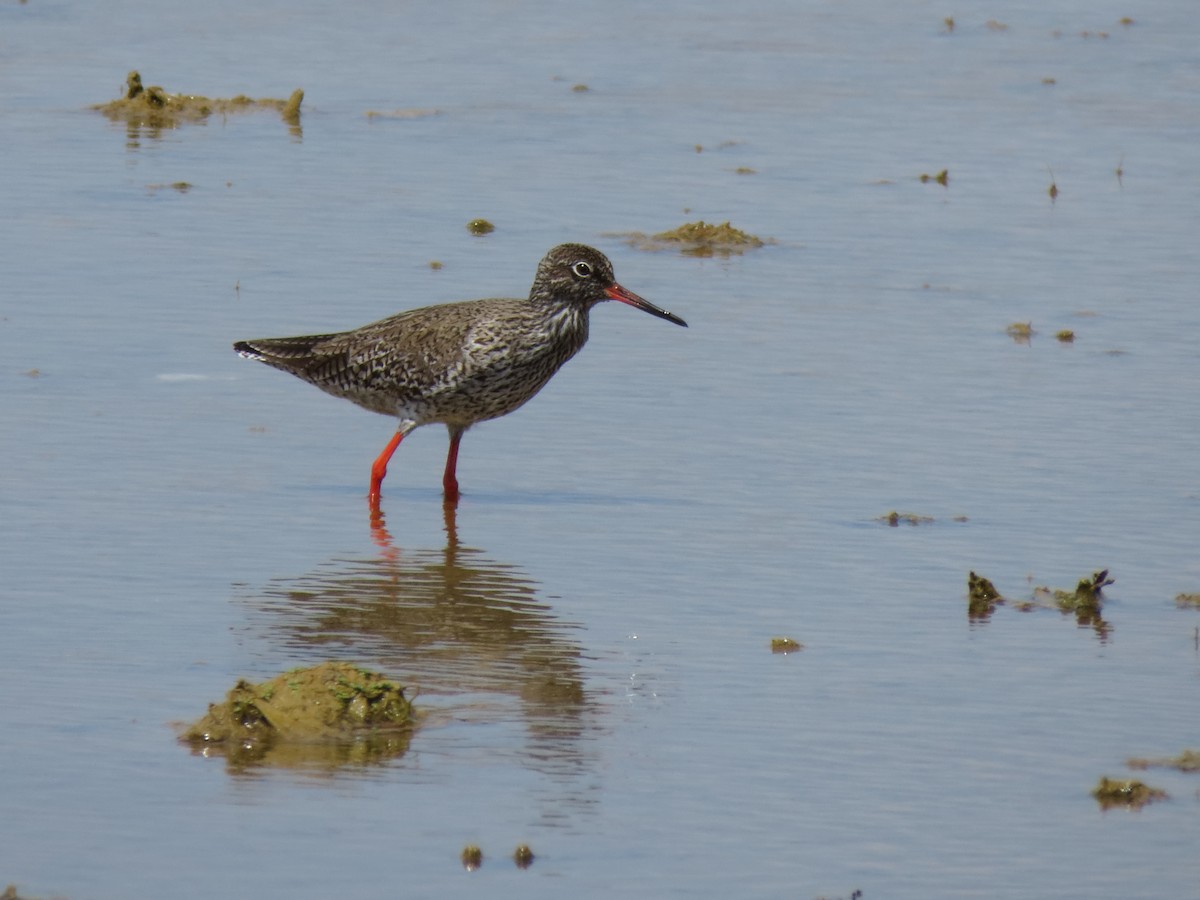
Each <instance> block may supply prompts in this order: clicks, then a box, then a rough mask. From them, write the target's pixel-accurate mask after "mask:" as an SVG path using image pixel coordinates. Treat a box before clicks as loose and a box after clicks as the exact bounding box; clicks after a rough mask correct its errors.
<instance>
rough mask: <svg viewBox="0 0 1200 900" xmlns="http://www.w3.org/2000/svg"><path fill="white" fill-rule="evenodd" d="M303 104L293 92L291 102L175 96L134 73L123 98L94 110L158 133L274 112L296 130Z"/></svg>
mask: <svg viewBox="0 0 1200 900" xmlns="http://www.w3.org/2000/svg"><path fill="white" fill-rule="evenodd" d="M303 100H304V91H302V90H299V89H297V90H295V91H293V92H292V95H291V97H290V98H288V99H287V100H279V99H274V98H264V99H260V100H254V99H252V98H250V97H247V96H245V95H244V94H239V95H238V96H236V97H231V98H229V99H220V98H210V97H201V96H199V95H197V94H171V93H168V92H167V91H166V90H164V89H163V88H161V87H159V86H157V85H151V86H149V87H147V86H144V85H143V84H142V76H141V74H140V73H139V72H138V71H137V70H134V71H132V72H130V73H129V74H128V75H127V76H125V92H124V94H123V95H122V96H121V97H118V98H117V99H116V100H112V101H110V102H108V103H99V104H96V105H94V106H92V107H91V108H92V109H94V110H97V111H99V112H101V113H103V114H104V115H105V116H107V117H108V118H109V119H111V120H112V121H114V122H124V123H126V124H127V125H129V126H130V127H138V128H147V129H150V130H154V131H158V130H162V129H165V128H178V127H179V126H180V125H183V124H185V123H188V122H203V121H205V120H206V119H207V118H208V117H209V116H212V115H228V114H229V113H237V112H249V111H252V110H259V109H273V110H275V111H277V112H278V113H279V114H280V116H281V117H282V118H283V120H284V121H285V122H287V123H288V124H289V125H293V126H295V125H298V124H299V122H300V104H301V103H302V102H303Z"/></svg>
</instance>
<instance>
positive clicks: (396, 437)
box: [367, 431, 407, 507]
mask: <svg viewBox="0 0 1200 900" xmlns="http://www.w3.org/2000/svg"><path fill="white" fill-rule="evenodd" d="M405 434H407V432H404V431H397V432H396V433H395V434H393V435H392V439H391V440H390V441H388V445H387V446H386V447H384V448H383V452H382V453H380V454H379V456H377V457H375V462H374V463H373V464H372V465H371V493H369V494H368V495H367V499H368V500H370V502H371V506H372V507H378V506H379V495H380V488H381V487H382V486H383V479H384V476H385V475H387V467H388V462H389V461H390V460H391V458H392V454H393V453H395V452H396V448H397V447H399V446H400V442H401V441H402V440H404V435H405Z"/></svg>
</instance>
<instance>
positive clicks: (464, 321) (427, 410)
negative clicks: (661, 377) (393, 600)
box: [233, 244, 687, 510]
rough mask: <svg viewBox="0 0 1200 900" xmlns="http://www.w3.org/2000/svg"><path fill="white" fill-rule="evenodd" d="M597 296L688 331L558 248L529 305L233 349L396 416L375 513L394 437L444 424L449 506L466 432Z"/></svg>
mask: <svg viewBox="0 0 1200 900" xmlns="http://www.w3.org/2000/svg"><path fill="white" fill-rule="evenodd" d="M604 300H619V301H620V302H622V303H627V304H629V305H630V306H633V307H636V308H637V309H640V310H644V311H645V312H648V313H650V314H651V315H654V316H658V317H659V318H660V319H666V320H667V321H668V322H674V323H675V324H676V325H682V326H684V327H687V322H685V321H683V319H681V318H679V316H677V315H674V314H673V313H669V312H667V311H666V310H664V309H659V308H658V307H657V306H655V305H654V304H653V303H651V302H650V301H649V300H645V299H643V298H641V297H639V296H638V295H637V294H635V293H633V292H632V291H629V290H626V289H625V288H623V287H621V285H619V284H617V282H616V280H615V279H614V278H613V268H612V263H610V262H609V261H608V258H607V257H606V256H605V255H604V254H603V253H601V252H600V251H599V250H595V249H593V248H592V247H586V246H584V245H583V244H560V245H559V246H557V247H555V248H554V249H553V250H551V251H550V252H549V253H547V254H546V256H545V257H544V258H543V259H542V261H541V262H540V263H539V264H538V268H537V275H536V276H535V277H534V279H533V287H532V288H531V289H530V291H529V297H528V299H516V298H512V299H510V298H496V299H489V300H467V301H464V302H461V303H446V304H442V305H440V306H426V307H424V308H422V309H412V310H408V311H407V312H402V313H398V314H396V315H394V316H390V317H388V318H386V319H381V320H380V321H378V322H373V323H372V324H370V325H364V326H363V327H361V328H355V329H354V330H353V331H343V332H339V333H337V334H316V335H309V336H305V337H291V338H264V339H262V340H253V341H238V342H237V343H235V344H234V345H233V349H234V350H236V351H237V352H238V353H240V354H241V355H242V356H245V357H247V358H248V359H257V360H259V361H260V362H264V363H266V364H267V365H269V366H274V367H275V368H277V369H282V370H283V371H285V372H291V373H292V374H293V375H295V376H297V377H298V378H303V379H304V380H305V381H307V382H309V383H310V384H314V385H316V386H317V387H319V388H320V389H321V390H323V391H325V392H326V393H329V394H333V395H334V396H335V397H344V398H346V399H347V400H350V401H352V402H353V403H357V404H358V405H359V406H361V407H362V408H363V409H369V410H370V411H371V412H377V413H382V414H383V415H386V416H395V417H396V418H397V419H398V420H399V424H398V426H397V428H396V433H395V434H394V435H393V436H392V439H391V441H389V442H388V445H387V446H386V447H384V448H383V452H382V453H380V454H379V456H378V458H376V460H375V463H374V465H373V466H372V467H371V491H370V494H369V497H370V501H371V506H372V508H373V509H375V510H377V509H378V507H379V496H380V486H381V485H382V483H383V478H384V476H385V475H386V474H387V466H388V462H389V460H391V458H392V454H393V453H395V452H396V448H397V447H398V446H400V442H401V441H402V440H404V438H405V436H406V435H408V434H409V432H411V431H412V430H413V429H414V428H418V427H420V426H421V425H429V424H431V423H433V422H441V423H443V424H444V425H445V426H446V427H447V428H448V429H449V431H450V451H449V453H448V454H447V455H446V469H445V473H444V474H443V476H442V487H443V489H444V491H445V498H446V501H447V502H454V501H456V500H457V499H458V493H459V492H458V479H457V477H456V475H455V469H456V468H457V464H458V445H459V441H461V440H462V436H463V432H465V431H466V430H467V429H468V428H470V427H471V426H472V425H474V424H475V423H476V422H483V421H485V420H487V419H495V418H498V417H499V416H503V415H506V414H507V413H510V412H512V411H513V410H514V409H517V408H518V407H519V406H521V405H523V404H524V403H525V402H526V401H528V400H529V399H530V398H532V397H533V395H534V394H536V393H537V392H538V391H540V390H541V389H542V388H543V387H544V386H545V385H546V382H548V381H549V380H550V378H551V377H552V376H553V375H554V373H555V372H557V371H558V370H559V368H560V367H561V366H562V365H563V363H565V362H566V361H567V360H568V359H570V358H571V357H572V356H574V355H575V354H576V353H578V352H579V350H580V348H581V347H583V345H584V343H586V341H587V337H588V313H589V312H590V311H591V308H592V307H593V306H595V305H596V304H597V303H600V302H602V301H604Z"/></svg>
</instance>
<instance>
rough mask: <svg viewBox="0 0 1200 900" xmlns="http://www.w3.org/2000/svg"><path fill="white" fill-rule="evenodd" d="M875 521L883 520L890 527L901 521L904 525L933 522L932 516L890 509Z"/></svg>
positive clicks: (897, 524) (894, 526)
mask: <svg viewBox="0 0 1200 900" xmlns="http://www.w3.org/2000/svg"><path fill="white" fill-rule="evenodd" d="M875 521H876V522H884V523H886V524H887V525H889V526H891V527H892V528H896V527H897V526H899V524H900V523H901V522H903V523H904V524H905V525H930V524H932V523H933V516H921V515H917V513H902V512H896V510H892V511H891V512H890V513H884V514H883V515H882V516H880V517H879V518H878V519H876V520H875Z"/></svg>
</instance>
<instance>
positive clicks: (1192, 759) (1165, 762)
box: [1125, 750, 1200, 772]
mask: <svg viewBox="0 0 1200 900" xmlns="http://www.w3.org/2000/svg"><path fill="white" fill-rule="evenodd" d="M1125 765H1127V766H1129V768H1131V769H1149V768H1151V767H1153V768H1158V769H1178V770H1179V771H1180V772H1200V750H1184V751H1183V752H1182V753H1180V754H1179V755H1178V756H1175V757H1170V758H1167V759H1143V758H1141V757H1137V756H1135V757H1132V758H1130V759H1127V760H1125Z"/></svg>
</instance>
